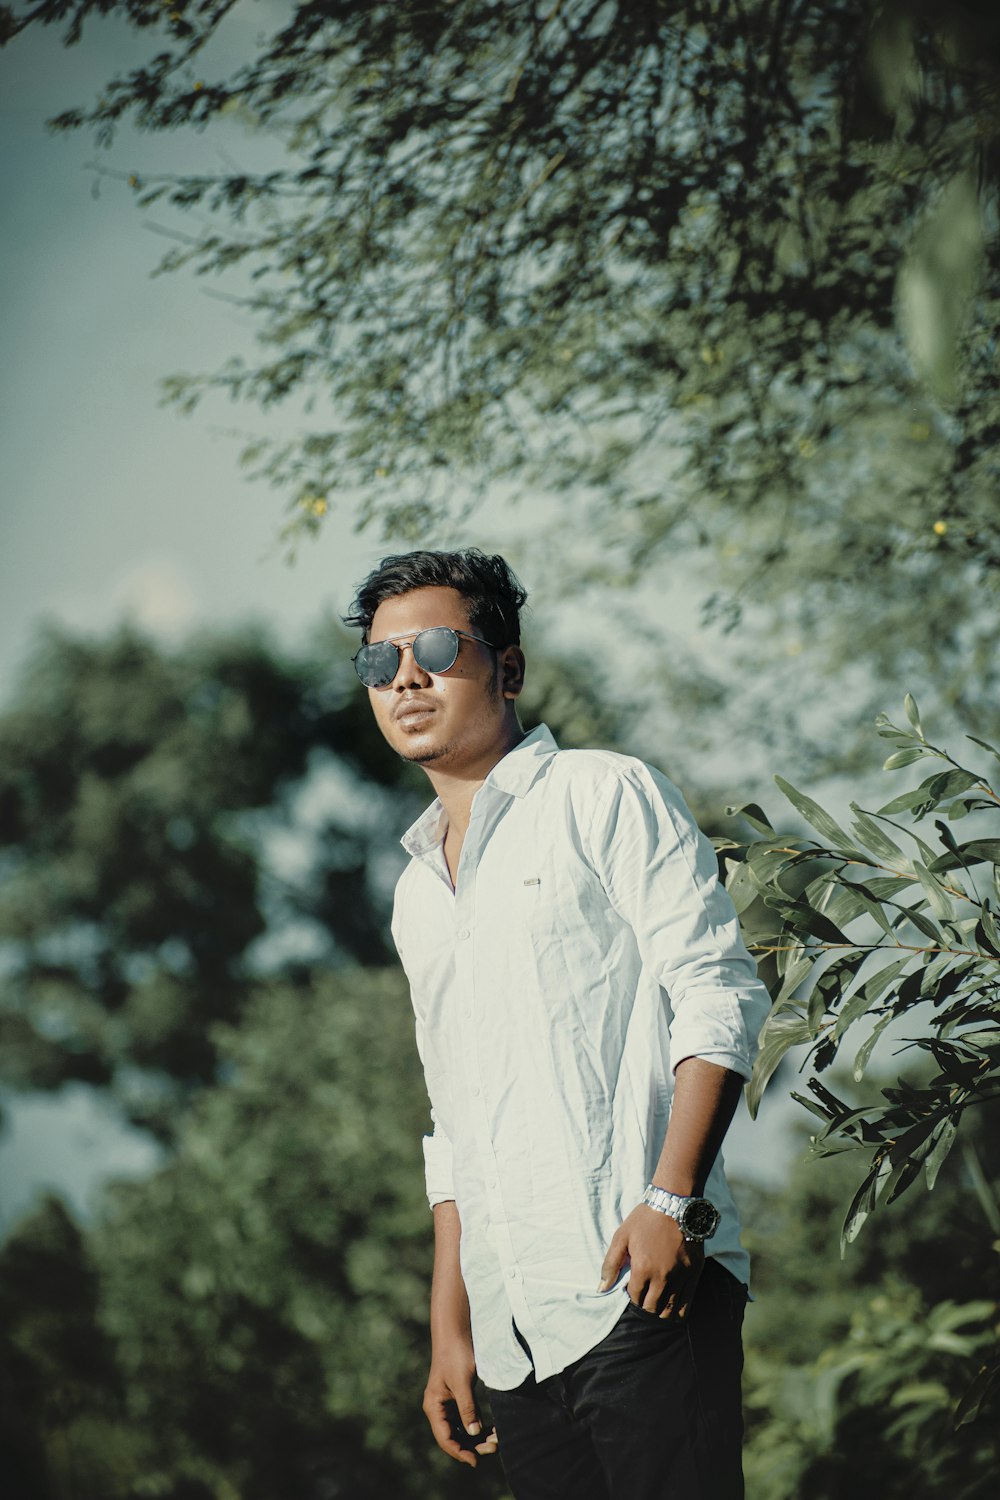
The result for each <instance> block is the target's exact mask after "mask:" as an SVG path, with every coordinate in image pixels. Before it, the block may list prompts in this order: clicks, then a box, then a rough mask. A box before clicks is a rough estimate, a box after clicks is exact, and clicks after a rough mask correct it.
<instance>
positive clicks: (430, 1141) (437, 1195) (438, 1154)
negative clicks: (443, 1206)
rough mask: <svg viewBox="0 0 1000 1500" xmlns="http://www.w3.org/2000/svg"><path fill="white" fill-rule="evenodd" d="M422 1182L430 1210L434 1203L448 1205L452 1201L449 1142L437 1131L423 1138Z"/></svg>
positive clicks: (452, 1188) (452, 1187)
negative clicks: (425, 1189)
mask: <svg viewBox="0 0 1000 1500" xmlns="http://www.w3.org/2000/svg"><path fill="white" fill-rule="evenodd" d="M424 1182H425V1184H426V1187H427V1202H428V1203H429V1204H430V1206H431V1208H433V1207H434V1205H435V1204H436V1203H448V1202H451V1201H452V1200H453V1199H454V1197H455V1188H454V1185H453V1182H452V1171H451V1142H450V1141H449V1139H448V1137H447V1136H446V1135H443V1134H442V1133H441V1132H440V1131H438V1130H435V1132H434V1134H433V1135H425V1136H424Z"/></svg>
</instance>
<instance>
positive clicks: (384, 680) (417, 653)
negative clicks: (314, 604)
mask: <svg viewBox="0 0 1000 1500" xmlns="http://www.w3.org/2000/svg"><path fill="white" fill-rule="evenodd" d="M459 637H461V638H462V639H463V640H466V641H478V642H479V643H480V645H482V646H489V648H490V650H491V651H499V650H500V649H501V648H500V647H499V646H495V645H494V644H493V642H492V641H487V640H485V639H484V637H483V636H481V635H471V634H470V633H469V631H467V630H452V628H451V626H450V625H432V626H431V627H430V629H428V630H421V631H419V632H418V633H417V634H416V635H415V636H414V637H413V640H412V641H411V642H410V649H411V650H412V652H413V660H414V661H415V662H416V664H417V666H418V667H420V668H421V670H422V671H424V672H430V673H432V674H436V673H440V672H447V671H448V669H449V668H450V667H453V666H454V665H455V663H456V662H457V661H458V652H459ZM402 658H403V653H402V651H401V650H400V648H399V647H398V646H397V645H396V643H395V641H374V642H371V643H369V644H366V645H364V646H362V647H361V649H360V650H359V651H357V652H356V653H355V655H354V656H352V658H351V660H352V661H353V662H354V670H355V671H356V672H357V674H358V676H359V677H360V678H361V681H362V682H363V683H364V685H365V687H368V688H381V687H388V686H389V684H390V682H392V680H393V678H394V677H395V675H396V673H397V672H398V671H399V663H400V662H401V660H402Z"/></svg>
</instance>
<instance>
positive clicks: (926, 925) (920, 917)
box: [905, 906, 948, 948]
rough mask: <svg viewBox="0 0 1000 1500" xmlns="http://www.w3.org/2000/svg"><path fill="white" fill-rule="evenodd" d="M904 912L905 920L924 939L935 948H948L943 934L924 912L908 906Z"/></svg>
mask: <svg viewBox="0 0 1000 1500" xmlns="http://www.w3.org/2000/svg"><path fill="white" fill-rule="evenodd" d="M905 910H906V920H907V921H908V922H912V923H913V925H914V927H915V928H916V929H917V931H918V932H919V933H921V934H922V935H923V936H924V937H925V938H929V939H930V940H931V942H932V943H933V944H934V945H935V946H936V947H939V948H946V947H947V946H948V945H947V943H946V942H945V941H944V934H943V932H942V931H941V929H940V927H938V926H937V924H936V923H934V922H932V921H931V919H930V917H928V916H927V915H926V913H925V912H922V911H921V910H920V908H919V907H917V906H908V907H906V909H905Z"/></svg>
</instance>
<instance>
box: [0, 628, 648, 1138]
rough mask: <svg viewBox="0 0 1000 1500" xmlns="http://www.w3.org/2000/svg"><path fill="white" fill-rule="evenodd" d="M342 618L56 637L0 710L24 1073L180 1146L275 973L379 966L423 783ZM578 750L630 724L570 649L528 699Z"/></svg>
mask: <svg viewBox="0 0 1000 1500" xmlns="http://www.w3.org/2000/svg"><path fill="white" fill-rule="evenodd" d="M353 649H354V647H353V644H352V642H351V639H350V638H349V637H348V636H347V635H346V633H344V632H341V631H339V630H330V629H324V630H320V631H318V632H317V633H316V634H315V636H314V638H313V641H312V644H311V646H310V649H309V651H308V652H303V653H300V654H299V655H298V656H295V657H293V656H290V655H287V654H282V653H280V652H278V651H277V650H276V649H275V648H274V647H273V645H271V644H270V643H269V642H268V641H267V639H266V638H265V637H264V636H262V635H261V634H260V633H259V632H257V631H255V630H252V629H251V630H246V631H244V632H243V633H242V634H240V635H238V636H237V635H234V636H232V637H230V636H226V635H217V636H205V637H203V638H201V639H197V640H193V641H190V642H188V643H186V644H184V645H181V646H180V647H178V648H176V649H173V650H167V649H164V648H161V647H159V646H157V645H155V644H154V643H153V642H152V641H150V640H148V639H145V638H143V637H142V636H140V635H138V634H136V633H135V632H134V631H132V630H130V629H123V630H121V631H119V632H117V633H115V634H112V635H110V636H109V637H108V638H106V639H104V640H96V641H88V640H83V639H77V638H74V637H72V636H70V635H67V634H61V633H59V632H57V631H51V630H50V631H48V632H45V633H43V634H42V636H41V638H40V640H39V642H38V645H37V647H36V650H35V652H34V654H33V656H32V658H31V659H30V660H29V661H28V663H27V664H26V667H25V670H24V672H23V674H22V678H21V683H20V686H19V688H18V689H17V691H16V693H15V695H14V699H13V701H12V703H11V704H10V705H9V706H8V707H7V708H6V710H5V711H3V712H2V713H0V870H2V873H3V881H2V887H0V952H2V960H3V971H2V976H0V1025H2V1029H3V1049H2V1068H3V1076H4V1078H5V1080H6V1081H7V1082H8V1083H9V1084H12V1085H13V1086H14V1087H21V1088H24V1087H28V1088H47V1089H55V1088H58V1087H59V1086H60V1085H61V1084H62V1083H64V1082H66V1081H67V1080H69V1079H75V1080H80V1081H83V1082H85V1083H89V1084H92V1085H95V1086H98V1087H102V1088H107V1089H108V1090H110V1092H112V1093H113V1094H114V1095H115V1097H116V1099H117V1100H118V1101H119V1103H120V1104H121V1105H122V1106H123V1108H124V1109H125V1111H126V1113H127V1114H128V1115H129V1117H130V1118H131V1119H132V1120H133V1121H134V1122H136V1123H139V1124H142V1125H144V1126H146V1127H147V1128H149V1129H152V1130H155V1131H156V1133H157V1134H158V1135H159V1136H161V1137H162V1138H165V1139H166V1138H169V1136H170V1135H171V1134H172V1132H173V1130H174V1128H175V1126H176V1123H177V1120H178V1118H179V1109H180V1107H181V1106H182V1105H183V1103H184V1102H185V1101H186V1100H187V1099H189V1098H190V1097H192V1096H193V1095H194V1094H195V1093H197V1091H198V1090H199V1089H200V1088H202V1087H204V1086H205V1084H207V1083H210V1082H211V1081H213V1080H214V1078H215V1077H216V1076H217V1071H218V1066H219V1058H218V1052H217V1048H216V1044H215V1040H214V1030H213V1027H214V1023H215V1022H218V1021H223V1022H237V1021H238V1020H239V1017H240V1014H241V1013H242V1009H243V1006H244V1004H245V1002H246V997H247V996H248V994H249V993H250V981H251V980H252V979H253V978H254V977H255V976H257V975H259V974H260V973H262V972H267V973H272V974H286V975H289V976H291V977H294V976H296V975H303V974H306V973H308V972H309V971H310V969H312V968H314V967H316V966H319V965H322V966H330V965H333V966H337V965H340V964H343V963H360V964H369V965H379V964H385V963H388V962H390V961H391V959H392V956H393V954H392V947H391V941H390V939H389V935H388V917H389V903H390V899H391V891H392V884H393V877H394V874H395V873H396V871H397V870H398V867H399V864H400V862H401V860H402V855H401V853H399V851H398V845H397V840H398V837H399V835H400V834H401V833H402V831H403V829H404V828H405V827H406V825H407V823H408V822H409V821H410V820H411V819H412V818H413V817H415V816H416V813H417V811H418V810H419V808H420V807H421V806H423V805H424V803H425V802H426V801H427V796H428V793H427V783H426V778H425V777H424V776H423V775H422V773H421V772H419V771H417V770H415V769H413V768H412V767H408V766H405V765H404V764H403V763H402V762H401V761H399V760H398V759H397V758H396V756H395V755H394V754H392V753H391V752H390V751H389V750H388V748H387V746H386V745H385V742H384V741H383V739H382V737H381V735H380V734H379V733H378V731H377V730H376V728H375V725H374V722H373V720H372V716H371V711H370V708H369V705H368V701H367V696H366V694H365V692H364V691H363V689H362V688H361V686H360V684H359V682H358V680H357V677H356V676H355V674H354V672H353V670H352V668H351V665H350V656H351V653H352V651H353ZM525 713H526V717H527V719H528V722H529V723H530V722H532V720H533V719H534V718H536V717H538V718H541V717H544V718H546V719H547V720H548V722H549V723H550V724H551V725H552V728H553V730H554V731H555V733H556V734H557V735H558V736H559V737H560V738H561V739H563V741H564V742H565V743H567V744H574V743H595V742H597V743H603V744H614V743H615V739H616V735H617V734H618V732H619V730H620V727H621V726H620V723H619V722H617V721H616V719H615V717H614V716H613V715H612V714H611V713H609V711H608V710H607V709H606V708H605V707H604V706H603V705H602V704H601V702H600V700H599V697H598V695H597V693H596V691H595V690H594V688H593V687H592V686H591V685H590V684H588V683H585V681H584V680H583V678H582V675H581V671H580V669H577V668H574V667H573V665H572V664H571V663H564V664H562V665H560V666H559V667H556V665H555V664H554V663H551V662H548V661H546V659H545V658H544V657H540V658H539V661H538V663H537V668H536V670H534V671H533V673H532V674H531V682H530V690H529V693H528V694H526V696H525Z"/></svg>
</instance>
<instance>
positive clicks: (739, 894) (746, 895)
mask: <svg viewBox="0 0 1000 1500" xmlns="http://www.w3.org/2000/svg"><path fill="white" fill-rule="evenodd" d="M726 890H727V891H728V892H729V897H730V900H731V901H732V903H733V905H734V907H735V908H736V912H737V915H739V914H741V913H742V912H745V911H746V909H747V907H748V906H750V905H751V903H752V902H754V901H756V900H757V897H758V896H759V895H760V892H759V890H758V889H757V886H756V884H755V883H754V879H753V876H752V875H751V874H750V871H749V869H748V868H747V865H746V864H745V863H741V864H738V865H736V866H735V868H734V870H733V872H732V874H731V875H730V877H729V879H728V880H727V881H726Z"/></svg>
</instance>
